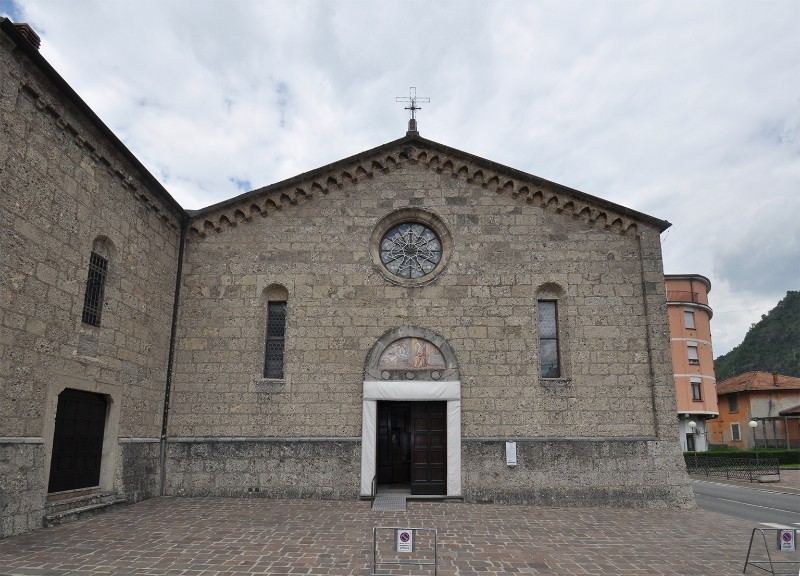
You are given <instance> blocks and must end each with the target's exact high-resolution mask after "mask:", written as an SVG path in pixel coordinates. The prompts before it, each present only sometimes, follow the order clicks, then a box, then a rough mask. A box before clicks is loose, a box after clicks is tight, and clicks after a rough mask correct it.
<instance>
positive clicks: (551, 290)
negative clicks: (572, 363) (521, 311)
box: [536, 282, 569, 379]
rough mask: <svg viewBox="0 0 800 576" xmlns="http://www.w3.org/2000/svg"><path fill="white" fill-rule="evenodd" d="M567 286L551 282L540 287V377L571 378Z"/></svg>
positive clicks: (537, 303) (538, 325)
mask: <svg viewBox="0 0 800 576" xmlns="http://www.w3.org/2000/svg"><path fill="white" fill-rule="evenodd" d="M565 301H566V293H565V291H564V289H563V288H562V287H561V286H559V285H558V284H555V283H553V282H547V283H545V284H542V285H541V286H539V288H538V289H537V290H536V320H537V326H536V332H537V336H538V338H539V377H540V378H542V379H547V378H559V379H565V378H569V349H568V346H565V342H566V339H565V337H566V334H567V332H568V330H567V327H568V323H567V322H565V319H566V316H567V313H568V308H567V307H566V306H565Z"/></svg>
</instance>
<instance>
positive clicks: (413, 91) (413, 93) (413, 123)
mask: <svg viewBox="0 0 800 576" xmlns="http://www.w3.org/2000/svg"><path fill="white" fill-rule="evenodd" d="M430 101H431V99H430V98H424V97H422V96H417V87H416V86H411V87H410V88H409V90H408V98H406V97H405V96H398V97H397V98H395V102H408V103H409V104H410V106H406V108H405V109H406V110H410V111H411V119H410V120H409V121H408V131H409V132H416V131H417V114H416V112H417V110H422V108H420V107H419V106H417V102H430Z"/></svg>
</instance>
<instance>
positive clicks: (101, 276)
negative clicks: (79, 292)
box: [81, 238, 111, 326]
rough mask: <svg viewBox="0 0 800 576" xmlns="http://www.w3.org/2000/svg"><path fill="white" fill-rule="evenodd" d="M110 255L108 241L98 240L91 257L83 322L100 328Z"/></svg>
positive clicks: (82, 316)
mask: <svg viewBox="0 0 800 576" xmlns="http://www.w3.org/2000/svg"><path fill="white" fill-rule="evenodd" d="M110 253H111V246H110V241H109V240H108V239H105V238H98V239H96V240H95V241H94V244H93V245H92V252H91V254H90V255H89V273H88V276H87V278H86V292H85V293H84V296H83V314H82V315H81V321H82V322H84V323H85V324H91V325H92V326H100V317H101V316H102V314H103V297H104V295H105V289H106V278H107V277H108V257H109V255H110Z"/></svg>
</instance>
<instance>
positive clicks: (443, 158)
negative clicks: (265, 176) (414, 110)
mask: <svg viewBox="0 0 800 576" xmlns="http://www.w3.org/2000/svg"><path fill="white" fill-rule="evenodd" d="M404 163H415V164H419V165H422V166H426V167H427V168H429V169H431V170H433V171H435V172H437V173H439V174H449V175H450V176H451V177H453V178H456V179H464V180H466V181H467V182H470V183H473V184H476V185H478V186H481V187H482V188H485V189H488V190H494V191H495V192H496V193H497V194H503V195H508V196H510V197H512V198H515V199H519V200H524V201H525V202H526V203H527V204H532V205H534V206H538V207H540V208H541V209H543V210H547V211H549V212H553V213H557V214H562V215H564V216H567V217H570V218H572V219H575V220H579V221H583V222H584V223H586V224H587V225H590V226H595V227H602V228H603V229H606V230H609V231H612V232H616V233H618V234H623V235H627V236H636V235H637V234H638V232H639V227H638V225H637V223H636V222H635V221H632V220H631V219H630V218H628V217H625V216H622V215H620V214H616V213H612V212H608V211H606V210H602V209H599V208H594V207H592V206H590V205H587V204H585V202H583V201H579V200H577V199H575V198H574V197H572V196H571V195H568V192H564V191H561V192H559V191H554V190H551V189H548V188H547V187H545V186H541V183H538V184H537V183H533V182H530V181H526V180H525V179H519V178H518V177H509V176H508V175H507V174H504V173H503V172H502V171H500V170H496V169H494V168H495V166H494V165H492V166H491V167H490V168H489V169H487V166H479V165H473V164H472V163H470V162H464V161H463V160H462V159H460V158H449V157H448V156H447V155H443V154H441V152H436V151H434V150H430V149H425V148H417V147H413V146H406V147H404V148H402V149H400V150H397V151H394V152H390V153H386V152H385V151H384V152H383V153H382V154H381V155H380V156H376V157H373V158H364V159H363V160H360V161H358V162H354V163H353V164H351V165H348V166H346V167H345V168H341V167H338V168H333V169H332V171H331V172H328V173H323V174H318V175H317V176H316V177H314V178H310V179H309V180H307V181H306V182H301V183H299V184H298V183H295V184H292V185H291V188H288V189H282V190H272V191H270V192H267V193H265V194H264V196H262V197H261V198H260V199H256V200H251V201H250V202H251V204H250V207H249V209H248V210H249V214H247V213H245V211H244V210H243V209H241V208H236V207H230V208H228V209H227V210H223V211H220V212H219V213H217V214H207V215H203V216H202V217H200V218H198V220H196V221H195V222H193V223H192V225H191V227H190V234H191V235H192V236H193V237H198V236H199V237H203V236H206V235H208V234H210V233H218V232H220V231H222V230H225V229H227V228H229V227H231V226H236V225H238V224H240V223H242V222H249V221H250V220H251V219H252V217H253V216H255V215H256V214H259V215H261V216H262V217H266V216H268V215H269V214H270V213H272V212H273V211H276V210H283V209H284V208H285V207H288V206H294V205H297V204H299V203H300V202H304V201H307V200H310V199H312V198H313V197H314V196H318V195H327V194H329V193H330V192H331V191H332V190H339V189H342V188H344V187H346V186H353V185H355V184H356V183H357V182H358V181H359V180H362V179H364V178H373V177H374V174H375V173H376V172H379V173H382V174H386V173H388V172H390V171H392V170H395V169H397V168H398V167H400V166H402V165H403V164H404Z"/></svg>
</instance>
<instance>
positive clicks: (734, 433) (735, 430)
mask: <svg viewBox="0 0 800 576" xmlns="http://www.w3.org/2000/svg"><path fill="white" fill-rule="evenodd" d="M731 440H733V441H734V442H740V441H741V440H742V432H741V430H740V429H739V423H738V422H732V423H731Z"/></svg>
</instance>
